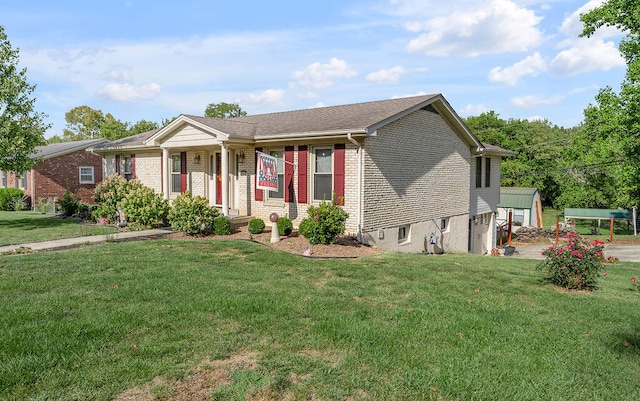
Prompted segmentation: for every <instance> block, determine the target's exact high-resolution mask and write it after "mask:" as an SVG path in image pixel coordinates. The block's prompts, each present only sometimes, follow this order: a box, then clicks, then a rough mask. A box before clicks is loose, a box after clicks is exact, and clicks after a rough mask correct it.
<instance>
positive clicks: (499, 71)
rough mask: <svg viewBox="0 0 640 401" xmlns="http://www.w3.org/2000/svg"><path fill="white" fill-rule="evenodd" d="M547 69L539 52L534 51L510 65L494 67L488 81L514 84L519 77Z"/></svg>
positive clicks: (536, 73) (534, 74)
mask: <svg viewBox="0 0 640 401" xmlns="http://www.w3.org/2000/svg"><path fill="white" fill-rule="evenodd" d="M546 69H547V63H546V61H545V60H544V58H543V57H542V56H541V55H540V53H538V52H535V53H534V54H532V55H531V56H529V57H527V58H525V59H524V60H522V61H518V62H517V63H515V64H514V65H512V66H510V67H505V68H502V67H496V68H493V69H492V70H491V71H490V72H489V81H491V82H503V83H505V84H507V85H509V86H514V85H515V84H517V83H518V80H520V78H522V77H524V76H527V75H532V76H536V75H538V74H539V73H540V72H542V71H544V70H546Z"/></svg>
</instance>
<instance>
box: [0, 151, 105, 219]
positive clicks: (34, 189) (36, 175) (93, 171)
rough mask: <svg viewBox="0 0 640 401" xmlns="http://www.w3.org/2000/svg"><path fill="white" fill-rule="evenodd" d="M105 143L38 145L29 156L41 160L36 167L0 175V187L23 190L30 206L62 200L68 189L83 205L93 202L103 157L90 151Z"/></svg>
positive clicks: (99, 179) (100, 175) (0, 173)
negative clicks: (20, 172)
mask: <svg viewBox="0 0 640 401" xmlns="http://www.w3.org/2000/svg"><path fill="white" fill-rule="evenodd" d="M105 142H107V140H106V139H90V140H86V141H76V142H62V143H54V144H51V145H46V146H39V147H37V148H36V150H35V152H34V154H33V155H32V156H31V157H32V158H39V159H40V161H39V162H38V164H36V166H35V167H34V168H33V169H32V170H31V171H26V172H24V173H22V174H15V173H13V172H4V171H3V172H0V178H1V179H2V181H1V182H0V187H15V188H20V189H22V190H24V194H25V196H26V198H27V201H28V202H29V203H30V204H31V205H32V207H33V206H35V203H37V202H38V200H39V199H61V198H62V197H64V194H65V192H66V190H67V188H69V190H70V191H71V193H72V194H74V195H77V196H79V197H80V199H81V200H82V202H84V203H88V204H91V203H94V202H93V194H94V190H95V186H96V184H97V183H100V182H101V181H102V156H100V155H98V154H96V153H93V152H91V151H90V150H89V149H91V148H92V147H93V146H96V145H99V144H102V143H105Z"/></svg>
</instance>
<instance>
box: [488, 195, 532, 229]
mask: <svg viewBox="0 0 640 401" xmlns="http://www.w3.org/2000/svg"><path fill="white" fill-rule="evenodd" d="M509 212H511V223H512V226H513V227H512V230H513V231H516V229H517V227H542V204H541V203H540V193H539V192H538V190H537V189H536V188H511V187H503V188H500V202H499V203H498V222H499V223H502V224H503V225H505V227H506V226H507V225H508V224H509Z"/></svg>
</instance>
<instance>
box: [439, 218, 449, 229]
mask: <svg viewBox="0 0 640 401" xmlns="http://www.w3.org/2000/svg"><path fill="white" fill-rule="evenodd" d="M447 227H449V219H448V218H446V217H445V218H442V219H440V231H446V230H447Z"/></svg>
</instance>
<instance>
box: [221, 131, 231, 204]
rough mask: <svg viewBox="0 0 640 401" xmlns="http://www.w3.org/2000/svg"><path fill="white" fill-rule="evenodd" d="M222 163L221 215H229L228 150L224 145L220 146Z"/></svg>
mask: <svg viewBox="0 0 640 401" xmlns="http://www.w3.org/2000/svg"><path fill="white" fill-rule="evenodd" d="M220 154H221V161H220V162H221V163H222V215H223V216H228V215H229V150H228V149H227V147H226V145H225V144H224V143H221V144H220Z"/></svg>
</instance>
